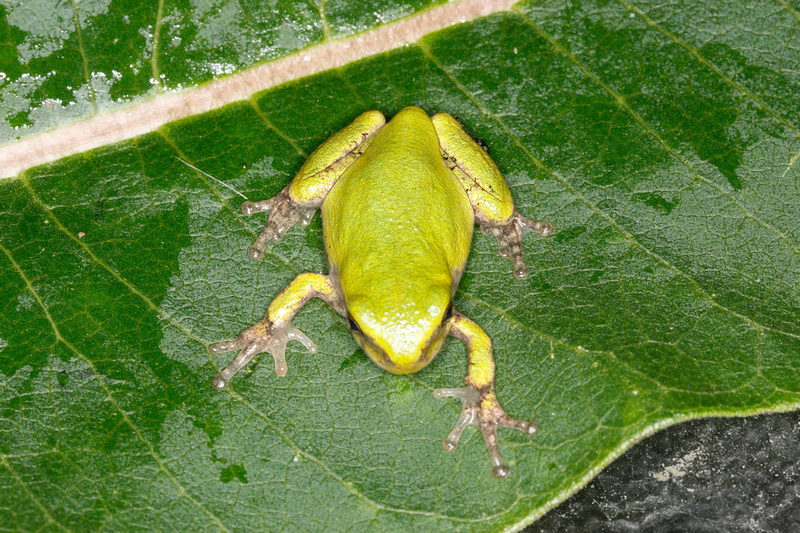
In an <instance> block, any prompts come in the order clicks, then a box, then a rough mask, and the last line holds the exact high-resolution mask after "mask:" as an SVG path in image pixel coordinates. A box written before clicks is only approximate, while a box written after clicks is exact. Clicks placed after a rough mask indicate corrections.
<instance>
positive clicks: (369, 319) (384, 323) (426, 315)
mask: <svg viewBox="0 0 800 533" xmlns="http://www.w3.org/2000/svg"><path fill="white" fill-rule="evenodd" d="M373 302H374V300H372V299H366V298H364V299H359V298H356V299H351V300H349V301H348V304H347V322H348V324H349V326H350V330H351V331H352V332H353V337H355V339H356V342H357V343H358V345H359V346H361V348H362V349H363V350H364V351H365V352H366V354H367V355H368V356H369V358H370V359H372V360H373V361H374V362H375V364H377V365H378V366H379V367H381V368H383V369H384V370H387V371H389V372H392V373H393V374H410V373H411V372H416V371H418V370H422V369H423V368H425V367H426V366H427V365H428V363H430V362H431V360H432V359H433V358H434V357H435V356H436V354H437V353H439V350H441V348H442V345H443V344H444V340H445V338H447V334H448V333H449V332H450V321H451V320H450V319H451V318H452V317H453V303H452V297H451V294H450V288H449V287H448V288H447V289H446V290H440V291H435V290H434V291H429V292H428V293H427V297H424V298H421V297H420V296H419V295H417V297H416V298H415V299H413V300H408V301H407V302H406V303H400V302H397V304H396V305H395V306H393V307H392V306H390V307H384V306H380V307H377V306H375V305H371V304H372V303H373Z"/></svg>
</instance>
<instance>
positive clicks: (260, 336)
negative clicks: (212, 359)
mask: <svg viewBox="0 0 800 533" xmlns="http://www.w3.org/2000/svg"><path fill="white" fill-rule="evenodd" d="M293 340H294V341H298V342H299V343H300V344H302V345H303V346H305V347H306V348H308V351H310V352H311V353H316V351H317V345H316V344H314V342H313V341H312V340H311V339H309V338H308V337H306V335H305V333H303V332H302V331H300V330H299V329H297V328H296V327H294V326H293V325H292V323H291V322H286V323H284V324H282V325H281V326H274V325H272V324H270V322H269V321H268V320H266V319H264V320H262V321H260V322H258V323H257V324H256V325H255V326H252V327H250V328H248V329H246V330H244V331H243V332H242V334H241V335H239V337H238V338H237V339H236V340H233V341H225V342H218V343H215V344H212V345H210V346H209V347H208V352H209V353H210V354H211V355H216V354H218V353H224V352H231V351H233V350H241V351H240V352H239V355H237V356H236V358H235V359H234V360H233V362H232V363H231V364H230V365H228V366H227V367H226V368H225V369H224V370H223V371H222V372H220V373H219V374H217V375H216V376H214V379H212V380H211V384H212V385H214V387H216V388H217V389H220V390H222V389H224V388H225V387H227V386H228V382H230V380H231V378H232V377H233V375H234V374H236V372H238V371H239V370H241V369H242V368H244V366H245V365H247V363H249V362H250V360H251V359H252V358H253V357H254V356H256V355H258V354H260V353H262V352H270V353H271V354H272V358H273V359H274V360H275V373H276V374H278V375H279V376H285V375H286V371H287V370H288V367H287V366H286V344H287V343H288V342H289V341H293Z"/></svg>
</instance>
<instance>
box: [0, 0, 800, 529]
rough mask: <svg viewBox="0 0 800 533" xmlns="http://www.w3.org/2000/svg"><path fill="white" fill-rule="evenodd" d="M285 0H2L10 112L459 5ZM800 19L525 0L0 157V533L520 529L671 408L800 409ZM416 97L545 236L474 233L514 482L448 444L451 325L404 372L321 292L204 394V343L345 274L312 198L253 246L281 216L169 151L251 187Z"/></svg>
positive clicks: (24, 133) (64, 107)
mask: <svg viewBox="0 0 800 533" xmlns="http://www.w3.org/2000/svg"><path fill="white" fill-rule="evenodd" d="M273 3H274V4H275V5H274V6H262V5H260V4H257V3H254V2H251V3H236V4H229V3H223V2H219V3H213V2H207V3H203V2H194V3H192V4H191V5H190V4H188V3H162V4H161V7H159V8H158V13H155V12H154V10H155V7H153V6H148V7H142V6H141V4H139V3H133V2H128V3H126V2H112V3H108V2H105V3H104V2H100V1H98V2H80V3H68V4H63V3H55V2H52V1H46V0H37V1H32V0H26V1H25V2H24V3H18V4H15V3H13V2H8V3H6V4H5V5H4V6H3V7H2V8H1V9H2V10H3V22H2V24H0V66H1V67H0V68H1V69H2V72H3V73H4V76H5V77H3V79H2V83H3V84H2V85H0V106H1V107H2V109H3V111H5V113H4V115H5V120H4V122H3V123H2V126H1V127H0V129H2V131H1V132H0V135H2V138H3V139H5V140H6V142H8V141H14V140H16V139H22V138H28V139H33V141H32V142H33V143H35V142H36V139H37V138H35V137H31V136H32V135H34V134H38V133H41V132H44V131H49V130H52V129H53V128H56V129H55V131H56V133H58V131H59V129H58V128H59V127H61V126H63V125H65V124H70V123H73V122H74V121H76V120H80V119H84V118H87V117H90V116H93V115H96V114H99V115H103V114H107V113H109V112H110V111H113V110H117V109H119V108H120V107H121V106H122V105H125V104H126V103H127V102H132V101H135V102H145V104H146V105H148V102H150V103H152V104H153V105H155V104H157V103H158V102H159V101H160V100H162V99H164V98H166V97H167V96H169V94H170V92H171V91H175V90H178V89H183V90H187V91H188V93H187V94H190V93H191V92H192V87H195V86H197V85H198V84H201V83H204V82H206V81H208V80H210V79H212V78H214V77H216V76H220V75H225V74H230V73H237V72H240V71H241V70H243V69H246V68H248V67H250V66H253V65H257V64H260V63H263V62H269V61H271V60H274V59H276V58H280V57H284V56H286V55H287V54H292V53H294V52H295V51H297V50H300V49H302V48H305V47H309V46H311V47H313V46H316V45H320V46H327V45H330V44H331V43H335V41H332V40H331V39H340V38H343V37H345V36H348V35H352V34H354V33H356V32H364V31H369V30H370V29H371V28H373V27H377V26H376V25H379V24H383V23H386V22H389V21H391V20H396V19H402V17H406V16H409V15H412V17H411V18H408V19H405V20H400V22H399V24H409V25H413V24H414V23H415V20H417V18H414V17H415V16H413V14H415V13H416V14H417V15H416V17H420V16H424V15H425V14H426V13H431V12H433V11H430V9H431V7H430V5H431V4H438V3H441V2H423V1H417V2H400V1H396V2H387V1H378V0H374V1H372V2H364V3H354V2H345V1H330V2H327V3H326V2H321V3H320V5H318V4H316V3H314V2H311V1H308V2H303V1H294V2H290V1H278V2H273ZM798 20H800V14H798V12H797V10H795V9H794V8H792V7H791V6H789V5H786V4H784V3H781V2H778V3H775V4H757V5H755V6H751V7H742V6H739V5H738V3H734V2H722V1H719V2H715V3H708V2H694V3H692V2H689V3H682V4H680V5H675V4H662V3H658V2H652V3H645V2H641V3H629V2H628V1H627V0H621V1H620V2H617V3H613V2H605V1H601V2H596V3H583V2H581V3H576V4H570V3H565V2H563V1H553V2H522V3H520V4H517V5H516V6H514V7H513V9H512V10H511V11H507V12H499V13H495V14H492V15H490V16H487V17H485V18H480V19H477V20H474V21H470V22H466V23H464V24H460V25H456V26H454V27H451V28H447V29H444V30H441V31H438V32H435V33H431V34H429V35H427V36H425V37H424V38H423V39H421V40H420V41H419V42H418V43H416V44H412V45H410V46H406V47H402V48H398V49H395V50H392V51H389V52H385V53H381V54H379V55H375V56H372V57H367V58H364V59H362V60H360V61H358V62H355V63H351V64H348V65H346V66H343V67H341V68H336V69H331V70H326V71H323V72H320V73H318V74H316V75H313V76H310V77H305V78H301V79H297V80H295V81H292V82H289V83H285V84H283V85H280V86H277V87H273V88H269V89H267V90H265V91H263V92H260V93H257V94H254V95H253V96H252V98H250V99H249V100H246V101H243V102H239V103H235V104H231V105H228V106H226V107H223V108H221V109H218V110H215V111H212V112H208V113H204V114H200V115H196V116H190V117H188V118H185V119H183V120H180V121H177V122H172V123H169V124H167V125H166V126H163V127H161V128H159V129H158V130H156V131H153V132H152V133H149V134H146V135H142V136H139V137H136V138H133V139H130V140H128V141H125V142H122V143H118V144H114V145H108V146H103V147H101V148H98V149H95V150H92V151H90V152H85V153H81V154H77V155H74V156H71V157H68V158H65V159H63V160H60V161H58V162H56V163H53V164H48V165H43V166H39V167H36V168H32V169H30V170H27V171H26V172H24V173H22V174H20V175H19V176H17V177H15V178H12V179H6V180H4V181H3V182H2V183H0V252H2V253H0V276H2V277H1V278H0V279H2V283H0V306H2V321H0V413H1V414H0V416H1V417H2V423H1V424H0V434H1V435H2V438H0V462H2V466H1V467H0V487H2V490H0V510H2V514H3V516H4V518H5V520H4V524H5V525H6V526H7V527H8V528H9V529H18V530H41V529H46V530H57V529H60V530H80V531H87V530H88V531H94V530H99V529H101V528H102V529H111V530H120V529H146V530H162V529H180V530H199V529H210V530H217V529H221V530H243V529H253V530H265V529H276V530H278V529H279V530H289V529H295V530H322V529H324V530H326V531H329V530H349V529H356V530H419V531H423V530H437V529H438V530H448V531H449V530H470V531H494V530H500V529H504V528H509V529H514V528H520V527H522V526H523V525H524V524H526V523H528V522H530V521H531V520H533V519H534V518H536V517H538V516H540V515H541V514H542V513H544V512H545V511H546V510H547V509H549V508H551V507H553V506H554V505H555V504H557V503H558V502H559V501H562V500H563V499H564V498H565V497H567V496H568V495H569V494H571V493H572V492H574V491H575V490H577V488H579V487H580V486H582V485H583V484H585V483H586V482H587V481H588V480H589V479H591V477H592V476H593V475H595V474H596V473H597V472H598V471H599V469H601V468H602V467H603V466H604V465H606V464H608V463H609V462H610V461H611V460H613V459H614V458H615V457H617V456H618V455H619V454H620V453H622V451H624V450H625V449H627V448H628V447H629V446H631V445H632V444H633V443H634V442H636V441H637V440H639V439H641V438H643V437H644V436H645V435H647V434H649V433H652V432H653V431H655V430H657V429H658V428H661V427H664V426H666V425H669V424H672V423H675V422H677V421H680V420H684V419H687V418H693V417H700V416H709V415H723V416H732V415H744V414H750V413H756V412H765V411H777V410H789V409H794V408H796V407H798V405H800V375H799V374H798V370H797V361H798V354H800V321H798V315H800V304H798V302H800V298H798V295H799V294H798V293H799V289H800V286H799V282H798V280H799V279H800V277H798V270H799V264H800V262H799V259H800V254H798V248H799V247H800V244H799V243H798V231H800V230H799V229H798V228H800V207H798V206H800V203H799V202H798V185H797V184H798V172H797V167H798V163H797V159H798V154H800V141H799V140H798V124H797V121H796V117H797V116H798V111H799V110H800V96H798V95H800V83H799V81H800V80H798V75H797V72H799V71H800V58H798V55H797V54H796V50H797V49H798V47H799V46H800V42H798V40H799V39H800V37H798V36H797V33H796V31H795V28H796V27H797V24H798ZM287 21H288V22H287ZM154 47H155V48H156V52H155V57H156V59H155V60H154V59H153V57H154V56H153V49H154ZM323 67H324V65H323ZM151 80H153V81H152V82H151ZM407 105H417V106H420V107H422V108H423V109H425V110H426V111H428V112H431V113H433V112H439V111H444V112H448V113H450V114H453V115H455V116H457V117H458V118H459V119H460V120H461V121H462V123H463V124H464V125H465V127H466V128H467V129H468V131H470V132H471V133H472V134H473V135H474V136H476V137H477V138H480V139H482V140H483V141H485V143H486V144H487V145H488V146H489V148H490V150H491V155H492V157H493V158H494V159H495V161H496V162H497V163H498V165H499V167H500V169H501V170H502V171H503V173H504V175H505V176H506V177H507V180H508V183H509V186H510V188H511V190H512V193H513V195H514V197H515V200H516V203H517V207H518V209H519V210H520V212H522V213H523V214H525V215H527V216H529V217H536V218H539V219H543V220H548V221H550V222H551V223H552V224H553V225H554V227H555V231H554V234H553V235H552V236H551V237H548V238H533V237H528V238H527V240H526V241H525V252H526V256H527V258H528V262H529V266H530V267H531V276H530V277H529V278H528V279H527V280H525V281H523V282H520V281H516V280H514V279H513V278H512V276H511V265H510V263H509V262H508V261H507V260H505V259H502V258H500V257H498V256H497V253H496V247H495V244H494V243H493V242H492V240H491V239H490V238H488V237H484V236H482V235H480V234H477V235H476V236H475V237H474V240H473V248H472V251H471V255H470V259H469V263H468V265H467V271H466V273H465V275H464V278H463V281H462V283H461V285H460V287H459V289H458V293H457V296H456V307H457V308H458V309H459V310H461V311H462V312H463V313H464V314H466V315H467V316H469V317H471V318H472V319H473V320H475V321H476V322H477V323H478V324H480V325H481V326H482V327H483V328H484V329H485V330H486V331H487V333H488V334H489V335H490V336H491V337H492V339H493V342H494V347H495V354H496V359H497V392H498V398H499V399H500V401H501V403H503V405H504V406H505V407H506V409H507V410H508V412H509V413H510V414H511V415H512V416H518V417H525V418H536V419H537V420H538V422H539V426H540V432H539V434H538V435H537V436H535V437H533V438H532V439H528V438H526V437H524V436H522V435H520V434H515V432H511V431H501V435H500V440H501V449H502V451H503V453H504V456H505V457H506V459H507V460H508V461H509V463H510V464H511V475H510V476H509V478H508V479H506V480H502V481H498V480H495V479H494V478H492V477H491V475H490V465H489V462H488V460H487V457H486V453H485V450H484V447H483V444H482V442H481V437H480V435H479V434H478V433H477V432H475V431H474V430H472V429H469V430H468V431H467V432H466V433H465V437H464V439H463V442H462V445H461V446H460V447H459V449H458V450H457V451H456V452H455V453H452V454H447V453H445V452H444V451H443V450H442V448H441V446H440V442H441V440H442V439H443V438H444V437H445V436H446V435H447V432H448V431H449V430H450V428H451V426H452V424H453V423H454V421H455V418H456V417H457V414H458V411H459V406H458V405H456V403H455V402H443V401H439V400H435V399H434V398H433V396H432V395H431V391H432V390H433V389H434V388H436V387H444V386H447V387H450V386H457V385H458V384H459V383H461V382H462V380H463V376H464V374H465V371H466V363H465V349H464V346H463V344H461V343H459V342H457V341H455V340H451V341H449V342H448V343H447V345H446V346H445V349H444V350H443V351H442V353H441V354H440V355H439V356H438V357H437V359H436V360H435V361H434V362H433V363H432V364H431V365H430V366H429V367H428V368H426V369H425V370H423V371H422V372H419V373H417V374H414V375H410V376H395V375H391V374H388V373H386V372H383V371H382V370H380V369H379V368H378V367H376V366H375V365H373V364H372V363H370V362H369V361H368V360H367V359H366V357H365V356H364V355H363V353H362V352H361V351H360V350H359V349H358V348H357V347H356V345H355V343H354V341H353V340H352V338H351V336H350V334H349V332H348V330H347V327H346V324H345V323H344V320H343V319H342V318H341V317H340V316H338V315H337V314H336V313H334V312H333V311H332V310H331V309H329V308H327V307H326V306H325V305H323V304H322V303H320V302H319V301H313V302H311V303H309V304H308V305H307V306H306V308H305V309H304V310H303V311H302V312H301V313H300V314H299V315H298V317H297V319H296V320H295V324H296V325H297V326H298V327H299V328H300V329H302V330H303V331H304V332H306V333H307V334H308V335H309V336H310V337H311V338H312V339H315V340H316V341H317V342H318V344H319V345H320V351H319V352H318V353H316V354H309V353H308V352H306V351H305V350H304V349H302V348H300V347H299V346H297V345H295V344H292V345H290V347H289V351H288V360H289V374H288V375H287V376H286V377H285V378H278V377H276V376H275V375H274V372H273V369H272V364H271V361H270V360H268V359H270V358H269V357H266V358H265V357H261V358H260V360H259V361H258V362H257V363H256V364H254V365H251V371H250V372H248V373H243V374H244V375H240V376H237V378H236V379H235V380H234V381H233V382H232V385H231V387H230V390H229V391H226V392H218V391H216V390H214V389H213V388H212V387H211V386H210V379H211V377H212V376H213V375H214V374H215V373H216V372H217V371H218V369H219V368H220V367H221V366H224V365H225V364H227V363H228V362H229V360H230V356H231V354H225V355H223V356H220V357H214V358H212V357H210V356H209V355H208V354H207V352H206V346H207V345H208V344H209V343H211V342H214V341H218V340H223V339H228V338H232V337H233V336H235V335H237V334H238V333H239V332H240V331H241V330H242V329H244V328H245V327H247V326H249V325H250V324H252V323H253V322H255V321H256V320H258V319H260V318H261V317H263V314H264V312H265V310H266V307H267V306H268V304H269V302H270V301H271V299H272V298H273V297H274V296H275V295H276V294H277V293H278V292H279V291H280V290H281V289H282V288H283V287H284V286H285V285H286V284H287V283H288V282H289V281H290V280H291V279H292V278H293V277H294V276H295V275H297V274H298V273H300V272H304V271H311V272H325V271H326V268H327V266H326V260H325V254H324V247H323V243H322V233H321V225H320V223H319V218H318V217H316V218H315V220H314V222H313V223H312V224H311V226H310V227H308V228H294V229H293V230H292V231H291V232H290V234H289V235H288V236H287V238H286V239H285V241H284V242H282V243H280V244H277V245H275V246H273V247H272V248H271V250H270V251H269V253H268V254H267V256H266V257H265V259H264V260H262V261H254V260H251V259H250V258H248V257H247V255H246V253H245V251H246V249H247V246H248V245H249V244H250V243H251V242H252V241H253V240H254V238H255V236H256V235H257V234H258V232H259V230H260V226H261V225H262V224H263V218H261V219H259V220H257V219H256V218H258V217H253V218H251V219H248V218H244V217H243V216H242V215H241V214H240V212H239V206H240V204H241V202H242V198H240V197H239V196H237V195H236V194H235V193H234V192H232V191H231V190H230V189H228V188H226V187H223V186H222V185H220V183H218V182H217V181H215V180H212V179H211V178H209V177H207V176H206V175H204V174H201V173H199V172H196V171H194V170H192V169H191V168H189V167H187V166H186V165H184V164H183V163H182V162H181V161H180V160H179V159H178V158H181V159H183V160H185V161H187V162H189V163H191V164H192V165H194V166H195V167H197V168H199V169H202V170H203V171H204V172H207V173H208V174H210V175H212V176H214V177H215V178H218V179H219V180H221V181H223V182H224V183H225V184H227V185H229V186H230V187H233V188H234V189H236V190H237V191H241V192H242V193H243V194H245V195H246V196H247V197H249V198H251V199H253V200H260V199H264V198H267V197H270V196H272V195H274V194H276V193H277V192H278V191H279V190H280V189H282V188H283V187H284V186H285V185H286V183H288V182H289V180H290V179H291V177H292V175H293V174H294V173H295V172H296V171H297V169H298V168H299V167H300V165H301V164H302V161H303V160H304V158H305V157H306V156H307V155H308V154H309V153H310V152H311V151H312V150H313V149H314V148H315V147H316V146H318V145H319V143H320V142H322V141H323V140H324V139H325V138H326V137H328V136H329V135H331V134H332V133H334V132H336V131H338V130H339V129H340V128H342V127H343V126H344V125H346V124H347V123H348V122H349V121H351V120H352V119H353V118H354V117H355V116H357V115H358V114H359V113H361V112H362V111H365V110H368V109H379V110H381V111H383V112H384V113H385V114H386V115H387V116H392V115H393V114H395V113H396V112H397V111H398V110H400V109H401V108H403V107H404V106H407ZM13 146H14V145H11V147H12V148H13Z"/></svg>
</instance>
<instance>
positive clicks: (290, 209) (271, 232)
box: [242, 186, 316, 259]
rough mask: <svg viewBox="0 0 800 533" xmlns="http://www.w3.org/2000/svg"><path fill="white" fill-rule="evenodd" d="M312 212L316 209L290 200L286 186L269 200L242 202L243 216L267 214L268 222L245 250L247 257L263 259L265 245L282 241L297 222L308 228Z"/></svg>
mask: <svg viewBox="0 0 800 533" xmlns="http://www.w3.org/2000/svg"><path fill="white" fill-rule="evenodd" d="M314 211H316V208H309V207H304V206H302V205H300V204H298V203H297V202H295V201H294V200H292V198H291V196H290V194H289V187H288V186H287V187H286V188H285V189H283V190H282V191H281V192H280V193H278V195H277V196H275V197H274V198H270V199H269V200H263V201H261V202H250V201H247V202H244V203H243V204H242V212H243V213H244V214H245V215H252V214H254V213H265V212H269V220H268V221H267V223H266V225H265V226H264V229H263V230H261V234H260V235H259V236H258V238H257V239H256V240H255V242H254V243H253V245H252V246H250V248H248V249H247V253H248V255H249V256H250V257H252V258H253V259H259V258H261V257H263V256H264V250H265V249H266V247H267V243H269V242H280V241H281V240H283V237H284V236H285V235H286V232H287V231H289V229H290V228H291V227H292V226H294V225H295V224H297V223H298V222H300V223H301V224H302V225H304V226H308V224H309V223H310V222H311V219H312V218H313V216H314Z"/></svg>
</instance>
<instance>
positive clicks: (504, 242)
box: [481, 211, 553, 279]
mask: <svg viewBox="0 0 800 533" xmlns="http://www.w3.org/2000/svg"><path fill="white" fill-rule="evenodd" d="M481 231H482V232H483V233H484V234H487V235H488V234H489V233H491V234H492V235H494V236H495V238H496V239H497V248H498V252H499V253H500V257H511V260H512V261H513V262H514V277H515V278H517V279H525V278H527V277H528V267H527V266H525V256H524V254H523V253H522V237H523V235H525V234H526V233H528V232H530V231H534V232H536V233H538V234H540V235H544V236H547V235H550V234H551V233H553V225H552V224H550V223H549V222H542V221H540V220H529V219H527V218H525V217H524V216H522V215H520V214H519V213H517V212H516V211H514V214H513V215H511V218H509V219H508V221H507V222H506V223H505V224H499V225H497V226H491V225H488V224H484V225H481Z"/></svg>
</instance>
